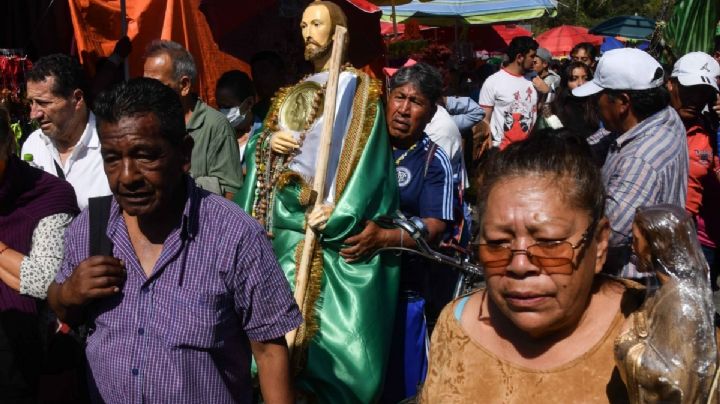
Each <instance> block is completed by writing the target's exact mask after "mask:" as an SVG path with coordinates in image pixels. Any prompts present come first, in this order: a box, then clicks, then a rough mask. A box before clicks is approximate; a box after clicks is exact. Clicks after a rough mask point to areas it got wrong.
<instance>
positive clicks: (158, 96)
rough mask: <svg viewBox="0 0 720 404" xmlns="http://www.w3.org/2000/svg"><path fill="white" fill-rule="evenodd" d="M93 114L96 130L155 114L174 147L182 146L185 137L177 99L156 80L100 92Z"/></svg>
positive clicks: (182, 117)
mask: <svg viewBox="0 0 720 404" xmlns="http://www.w3.org/2000/svg"><path fill="white" fill-rule="evenodd" d="M94 112H95V116H96V117H97V121H98V128H99V127H100V124H101V123H104V122H107V123H117V122H118V121H119V120H120V119H122V118H126V117H134V116H141V115H146V114H154V115H155V116H156V117H157V119H158V121H159V124H160V130H161V132H162V134H163V136H164V137H165V139H166V140H167V141H169V142H170V143H171V144H172V145H174V146H179V145H180V144H182V142H183V139H184V138H185V136H186V134H187V130H186V129H185V114H184V113H183V108H182V104H181V103H180V97H179V96H178V95H177V93H175V91H173V90H172V89H171V88H170V87H168V86H166V85H164V84H163V83H161V82H160V81H158V80H155V79H149V78H145V77H139V78H135V79H132V80H130V81H128V82H127V83H120V84H118V85H116V86H115V87H113V88H112V89H110V90H108V91H105V92H103V93H101V94H100V95H99V96H98V99H97V100H96V101H95V109H94ZM101 135H102V134H101Z"/></svg>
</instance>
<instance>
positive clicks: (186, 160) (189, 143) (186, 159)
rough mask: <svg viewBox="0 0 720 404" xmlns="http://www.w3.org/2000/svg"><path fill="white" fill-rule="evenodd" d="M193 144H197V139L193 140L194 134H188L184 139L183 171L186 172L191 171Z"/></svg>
mask: <svg viewBox="0 0 720 404" xmlns="http://www.w3.org/2000/svg"><path fill="white" fill-rule="evenodd" d="M193 146H195V141H194V140H193V138H192V136H190V135H189V134H186V135H185V137H184V138H183V140H182V157H183V165H182V168H183V172H184V173H186V174H187V173H189V172H190V156H192V149H193Z"/></svg>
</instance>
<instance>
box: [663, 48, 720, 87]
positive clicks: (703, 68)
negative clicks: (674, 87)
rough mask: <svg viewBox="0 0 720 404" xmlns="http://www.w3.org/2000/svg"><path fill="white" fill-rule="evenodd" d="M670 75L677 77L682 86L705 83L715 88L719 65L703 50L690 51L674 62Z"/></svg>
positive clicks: (719, 74) (719, 72)
mask: <svg viewBox="0 0 720 404" xmlns="http://www.w3.org/2000/svg"><path fill="white" fill-rule="evenodd" d="M670 76H671V77H677V79H678V81H679V82H680V84H682V85H684V86H695V85H699V84H705V85H708V86H712V88H714V89H715V90H717V89H718V85H717V77H718V76H720V65H719V64H718V62H717V61H716V60H715V59H713V57H712V56H710V55H708V54H707V53H705V52H690V53H688V54H686V55H685V56H683V57H681V58H680V59H678V61H677V62H675V66H674V67H673V71H672V74H671V75H670Z"/></svg>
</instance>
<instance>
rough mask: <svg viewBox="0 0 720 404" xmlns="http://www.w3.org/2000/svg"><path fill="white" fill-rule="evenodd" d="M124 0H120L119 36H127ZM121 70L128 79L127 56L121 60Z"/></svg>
mask: <svg viewBox="0 0 720 404" xmlns="http://www.w3.org/2000/svg"><path fill="white" fill-rule="evenodd" d="M125 1H126V0H120V38H123V37H125V36H127V30H128V22H127V7H126V4H125ZM123 70H124V73H125V81H128V80H129V79H130V66H128V61H127V58H125V60H124V61H123Z"/></svg>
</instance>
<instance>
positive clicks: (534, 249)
mask: <svg viewBox="0 0 720 404" xmlns="http://www.w3.org/2000/svg"><path fill="white" fill-rule="evenodd" d="M595 223H596V221H594V220H593V222H592V223H590V226H588V228H587V229H586V230H585V233H583V235H582V238H581V239H580V241H578V242H577V244H575V245H573V244H572V243H570V242H569V241H550V242H540V243H535V244H533V245H531V246H528V247H527V248H526V249H524V250H513V249H512V248H510V247H506V246H504V245H500V244H486V243H484V244H477V248H478V255H479V259H480V262H481V263H482V265H483V267H484V269H485V277H486V278H489V277H491V276H495V275H505V272H506V270H507V267H508V265H510V262H512V259H513V257H514V256H515V254H525V256H526V257H527V258H528V260H529V261H530V263H532V264H533V265H535V266H536V267H538V268H540V269H542V270H544V271H545V273H547V274H548V275H552V274H563V275H570V274H572V272H573V270H574V269H575V265H574V264H573V258H575V250H577V249H578V248H580V247H582V246H583V245H584V244H585V243H586V242H587V241H588V240H589V239H590V235H591V234H592V232H593V229H594V228H595Z"/></svg>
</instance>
